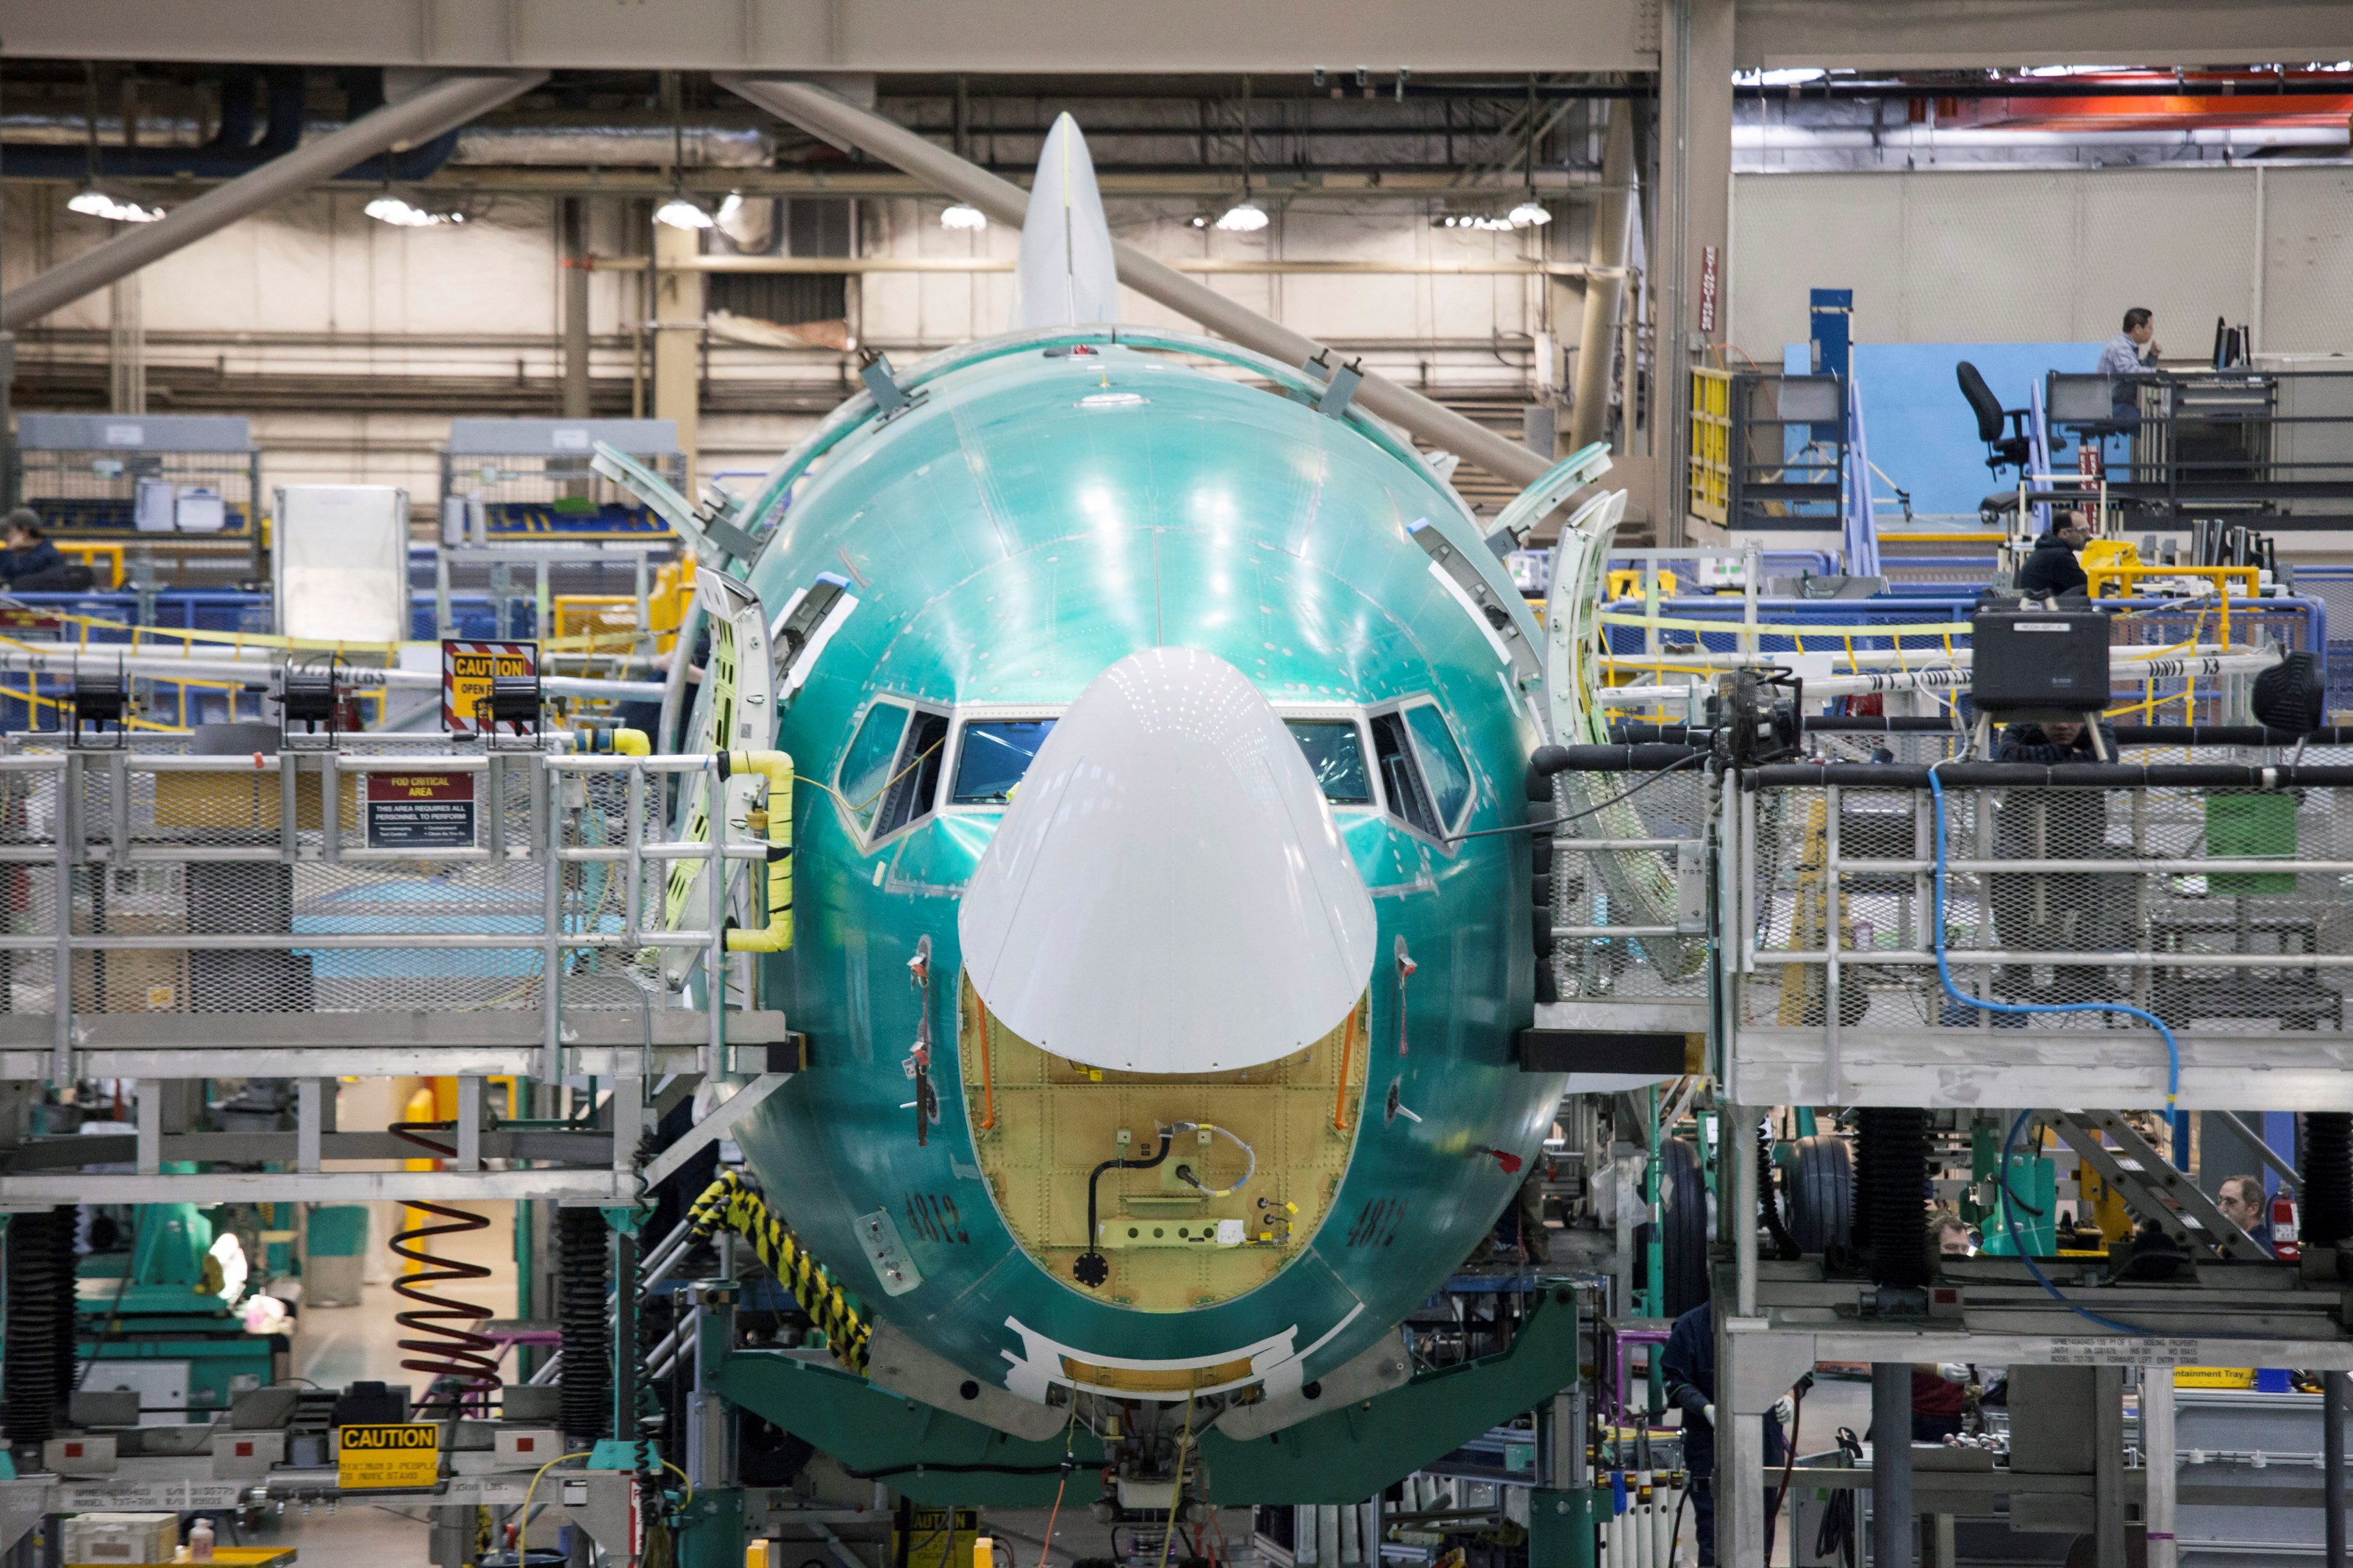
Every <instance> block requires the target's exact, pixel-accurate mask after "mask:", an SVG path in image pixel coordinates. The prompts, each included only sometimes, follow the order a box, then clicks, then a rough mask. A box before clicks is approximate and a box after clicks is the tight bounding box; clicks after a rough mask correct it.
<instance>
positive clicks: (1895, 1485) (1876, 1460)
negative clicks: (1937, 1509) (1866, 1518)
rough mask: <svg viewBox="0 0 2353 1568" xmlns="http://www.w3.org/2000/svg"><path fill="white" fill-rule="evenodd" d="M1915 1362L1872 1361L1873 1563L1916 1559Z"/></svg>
mask: <svg viewBox="0 0 2353 1568" xmlns="http://www.w3.org/2000/svg"><path fill="white" fill-rule="evenodd" d="M1916 1530H1917V1527H1916V1526H1915V1525H1914V1523H1913V1522H1912V1363H1910V1362H1908V1361H1875V1362H1873V1363H1871V1560H1872V1562H1873V1563H1895V1564H1897V1565H1898V1568H1902V1565H1903V1564H1905V1563H1910V1562H1911V1561H1912V1538H1913V1536H1914V1534H1915V1532H1916Z"/></svg>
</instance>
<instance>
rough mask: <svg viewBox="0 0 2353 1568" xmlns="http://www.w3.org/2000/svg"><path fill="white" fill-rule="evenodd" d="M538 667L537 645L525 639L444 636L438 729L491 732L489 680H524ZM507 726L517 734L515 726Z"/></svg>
mask: <svg viewBox="0 0 2353 1568" xmlns="http://www.w3.org/2000/svg"><path fill="white" fill-rule="evenodd" d="M538 668H539V645H538V644H537V643H527V642H462V641H459V640H458V639H457V638H454V637H450V638H445V639H443V641H442V644H441V728H443V729H444V730H447V731H448V732H449V733H451V734H453V735H484V734H488V733H489V732H490V731H491V714H490V704H491V679H493V678H501V679H528V678H529V677H531V676H533V675H534V674H536V673H537V672H538ZM508 729H509V730H510V731H512V732H513V733H515V734H521V733H522V728H521V727H520V726H519V725H513V724H510V725H509V726H508Z"/></svg>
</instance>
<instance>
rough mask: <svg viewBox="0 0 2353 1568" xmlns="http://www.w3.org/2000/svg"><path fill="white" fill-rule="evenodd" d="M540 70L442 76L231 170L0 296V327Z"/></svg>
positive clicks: (440, 128) (476, 107) (437, 126)
mask: <svg viewBox="0 0 2353 1568" xmlns="http://www.w3.org/2000/svg"><path fill="white" fill-rule="evenodd" d="M546 79H547V73H546V72H545V71H520V72H504V73H501V74H500V75H497V76H456V77H445V78H443V79H441V80H439V81H437V82H435V83H433V84H432V85H431V86H429V87H426V88H422V89H418V90H417V91H416V92H413V93H411V94H409V95H408V96H407V97H406V98H404V99H402V100H400V101H398V102H397V103H388V104H386V105H385V106H384V107H383V108H382V109H378V110H372V111H370V112H369V113H366V114H363V115H361V116H360V117H359V118H358V119H357V120H354V121H352V122H351V123H350V124H348V125H345V126H342V127H340V128H339V129H337V130H334V131H331V132H327V134H325V135H324V136H321V137H319V138H317V139H316V140H314V141H310V142H304V143H302V144H301V146H300V147H297V148H296V149H294V151H292V152H291V153H286V154H285V155H283V156H282V157H277V158H272V159H271V160H270V161H269V163H264V164H262V165H261V167H259V168H258V169H256V170H254V171H253V172H252V173H251V174H239V175H238V176H237V178H236V179H234V180H231V181H229V182H228V183H227V184H220V185H215V186H214V187H213V188H212V189H211V190H209V191H206V193H205V194H204V195H200V196H198V197H196V198H195V200H194V201H191V202H189V203H187V204H186V205H183V206H178V207H174V209H173V210H172V212H171V213H170V214H169V215H168V216H164V217H163V218H161V219H159V220H158V221H156V222H154V223H142V224H130V225H127V226H124V228H123V231H122V232H121V234H118V235H116V236H115V237H113V238H111V239H110V240H107V241H105V242H104V243H103V244H100V245H99V246H98V247H95V248H93V249H90V250H86V251H84V252H82V253H81V254H80V255H79V256H77V257H75V258H73V259H72V260H70V261H66V262H60V263H59V264H58V265H57V266H55V267H52V268H49V269H48V270H47V272H44V273H42V274H41V275H40V276H39V277H37V278H36V279H33V280H32V281H30V282H29V283H26V284H24V285H22V286H21V287H19V288H16V289H11V290H9V291H8V293H7V294H6V295H5V296H0V327H6V328H11V329H13V328H16V327H21V326H23V325H25V324H26V323H27V322H29V321H39V320H40V319H41V318H42V317H43V316H46V315H47V314H48V313H49V312H50V311H52V310H57V309H58V308H59V307H60V306H64V305H70V304H72V303H73V302H74V301H75V300H79V299H80V298H81V297H82V296H83V295H85V294H89V293H92V292H95V291H96V290H98V289H103V288H105V287H106V286H107V285H108V284H110V283H111V282H113V281H114V280H115V279H118V278H127V277H129V276H130V275H131V274H132V273H133V272H136V271H138V270H139V269H140V268H142V267H144V266H146V265H147V264H148V263H149V262H152V261H159V260H161V259H162V258H164V257H166V256H169V255H171V254H172V253H173V252H174V251H175V250H177V249H179V248H180V247H182V246H184V245H187V244H190V243H192V242H194V241H195V240H199V239H202V238H203V237H205V236H206V235H208V234H211V233H213V232H214V231H215V230H216V229H222V228H226V227H227V226H229V225H230V224H233V223H235V222H237V219H239V218H241V217H245V216H248V215H250V214H253V213H257V212H259V211H260V210H261V209H262V208H263V207H266V206H269V205H270V204H271V203H273V202H277V201H280V200H282V199H283V198H285V197H287V196H290V195H295V194H296V193H298V192H301V191H306V190H309V189H310V188H311V186H312V185H315V184H318V183H319V182H320V181H322V180H332V179H333V178H334V177H335V176H336V175H338V174H342V173H343V171H344V170H346V169H348V168H350V167H352V165H353V164H354V163H364V162H366V161H367V160H368V159H370V158H373V157H375V155H376V154H377V153H384V152H386V151H388V150H390V149H392V148H394V147H397V146H408V145H414V144H415V143H417V142H429V141H431V140H432V139H433V138H434V137H436V136H438V135H440V134H441V133H442V132H445V131H453V130H455V129H456V128H457V127H459V126H460V125H463V124H465V123H466V122H467V121H470V120H474V119H477V118H479V117H480V116H481V115H484V114H487V113H489V112H490V111H491V110H493V109H496V108H498V107H499V106H500V105H501V104H502V103H506V102H508V101H509V100H512V99H515V98H518V97H521V96H522V94H523V93H526V92H529V91H530V90H531V89H533V88H534V87H537V86H538V85H539V84H540V83H541V82H543V81H544V80H546Z"/></svg>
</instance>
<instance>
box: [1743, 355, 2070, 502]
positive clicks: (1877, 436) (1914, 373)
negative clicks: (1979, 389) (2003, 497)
mask: <svg viewBox="0 0 2353 1568" xmlns="http://www.w3.org/2000/svg"><path fill="white" fill-rule="evenodd" d="M1782 353H1783V360H1782V365H1783V368H1784V369H1786V370H1789V371H1803V370H1804V369H1805V368H1806V365H1807V350H1806V345H1805V344H1803V343H1791V344H1788V345H1787V346H1786V347H1785V348H1784V349H1783V351H1782ZM2099 359H2100V345H2099V344H2098V343H1869V342H1864V343H1857V344H1855V345H1854V363H1855V373H1856V374H1858V375H1859V376H1861V377H1862V419H1863V428H1864V432H1865V434H1866V435H1867V436H1868V437H1869V439H1870V442H1871V460H1872V461H1873V463H1875V464H1876V465H1878V467H1879V469H1880V471H1881V472H1883V473H1884V474H1885V475H1886V476H1887V477H1888V478H1889V479H1893V480H1894V481H1895V482H1896V483H1897V484H1898V485H1900V486H1902V487H1903V488H1904V489H1907V490H1910V491H1911V492H1912V510H1914V511H1915V512H1965V513H1974V512H1976V510H1978V500H1979V499H1980V498H1982V497H1983V496H1984V495H1985V494H1986V493H1987V492H1988V491H1989V490H1991V489H1994V488H1995V487H1994V483H1993V476H1992V475H1991V474H1990V473H1989V472H1988V471H1987V469H1986V466H1985V447H1984V446H1983V445H1982V444H1981V443H1980V442H1979V441H1978V429H1977V421H1976V419H1975V418H1974V417H1973V416H1971V415H1970V413H1969V405H1968V403H1967V402H1966V401H1964V400H1963V398H1962V396H1961V388H1960V383H1959V382H1958V381H1957V380H1956V379H1955V378H1954V373H1953V367H1954V366H1955V365H1956V364H1957V363H1960V362H1961V361H1963V360H1968V361H1969V362H1970V363H1974V364H1975V365H1976V366H1977V367H1978V371H1979V372H1980V373H1982V374H1984V376H1985V378H1986V384H1987V385H1989V386H1990V387H1992V388H1993V391H1994V395H1995V396H1997V397H1999V398H2000V399H2001V405H2002V406H2003V407H2004V408H2023V407H2025V406H2026V397H2027V392H2028V389H2029V388H2030V387H2031V386H2033V385H2034V384H2037V383H2039V382H2040V381H2042V377H2043V375H2044V374H2045V373H2046V372H2049V371H2053V370H2063V371H2081V372H2088V371H2091V370H2092V369H2094V368H2095V367H2096V366H2097V364H2098V363H2099ZM2073 450H2074V447H2073V443H2072V442H2068V443H2063V445H2062V446H2061V447H2060V450H2059V451H2058V452H2057V453H2054V459H2055V460H2056V461H2057V462H2058V463H2059V465H2060V467H2061V468H2072V467H2073V458H2072V454H2073ZM2002 477H2003V479H2004V481H2005V484H2008V483H2011V482H2015V480H2014V476H2013V473H2012V470H2010V469H2004V470H2003V471H2002ZM1873 488H1874V489H1878V487H1876V486H1874V487H1873Z"/></svg>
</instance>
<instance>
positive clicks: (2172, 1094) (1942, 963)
mask: <svg viewBox="0 0 2353 1568" xmlns="http://www.w3.org/2000/svg"><path fill="white" fill-rule="evenodd" d="M1941 766H1943V763H1931V764H1930V765H1929V768H1928V798H1929V802H1930V805H1932V807H1933V809H1934V815H1935V818H1936V841H1935V847H1936V907H1935V909H1934V910H1933V911H1932V913H1933V916H1934V921H1935V923H1934V925H1933V927H1932V928H1931V932H1930V941H1931V942H1932V943H1933V944H1934V951H1935V952H1936V980H1937V983H1938V984H1941V985H1942V986H1943V987H1944V988H1945V994H1946V995H1947V996H1950V997H1951V998H1952V999H1953V1000H1954V1001H1956V1002H1958V1003H1960V1004H1961V1005H1963V1006H1967V1007H1975V1008H1977V1009H1978V1010H1979V1011H1981V1012H1987V1013H2009V1014H2021V1013H2122V1014H2124V1015H2126V1016H2127V1017H2133V1018H2138V1019H2140V1020H2141V1021H2142V1022H2144V1023H2146V1024H2147V1025H2148V1026H2149V1027H2150V1028H2152V1029H2155V1030H2156V1031H2157V1035H2158V1038H2159V1039H2161V1040H2163V1041H2164V1042H2165V1058H2166V1078H2165V1108H2166V1110H2167V1111H2168V1112H2170V1111H2171V1110H2172V1109H2173V1104H2174V1100H2175V1099H2176V1098H2177V1097H2178V1096H2179V1094H2180V1092H2181V1047H2180V1045H2179V1043H2178V1042H2177V1041H2176V1040H2175V1039H2174V1037H2173V1031H2172V1030H2171V1029H2169V1028H2168V1027H2167V1026H2166V1023H2165V1020H2164V1019H2162V1018H2160V1017H2158V1016H2157V1015H2156V1014H2154V1013H2151V1012H2148V1011H2147V1010H2145V1009H2143V1008H2139V1007H2136V1006H2133V1005H2131V1004H2130V1003H2126V1002H1995V1001H1991V1000H1989V999H1987V998H1985V997H1981V996H1972V995H1970V994H1968V992H1966V991H1963V990H1962V989H1961V988H1960V987H1959V986H1957V985H1956V984H1953V971H1952V966H1951V965H1950V964H1949V963H1947V961H1946V958H1945V785H1944V781H1943V780H1941V779H1939V778H1938V777H1937V776H1936V769H1937V768H1938V767H1941ZM2033 1114H2034V1113H2033V1111H2031V1110H2021V1111H2020V1112H2019V1113H2018V1118H2017V1120H2016V1121H2012V1122H2011V1123H2010V1131H2009V1132H2008V1133H2007V1134H2006V1135H2005V1136H2004V1137H2003V1138H2002V1141H2001V1218H2002V1225H2003V1227H2004V1228H2005V1229H2006V1230H2008V1231H2009V1233H2010V1250H2011V1251H2013V1252H2014V1253H2016V1254H2017V1256H2018V1260H2019V1261H2020V1262H2021V1263H2023V1264H2025V1265H2026V1271H2027V1272H2028V1273H2029V1274H2031V1275H2032V1276H2033V1277H2034V1282H2035V1283H2036V1284H2038V1285H2040V1286H2042V1289H2044V1290H2045V1291H2047V1292H2049V1294H2050V1296H2051V1299H2052V1300H2054V1301H2057V1302H2058V1303H2059V1304H2060V1305H2061V1306H2063V1307H2065V1308H2066V1309H2067V1310H2069V1311H2071V1312H2073V1313H2074V1314H2075V1315H2076V1316H2078V1317H2080V1318H2084V1319H2087V1320H2089V1321H2092V1322H2094V1323H2097V1324H2098V1325H2099V1326H2100V1327H2102V1328H2104V1329H2109V1330H2113V1331H2116V1332H2118V1333H2126V1334H2146V1333H2147V1332H2148V1330H2147V1329H2138V1328H2135V1327H2134V1326H2133V1325H2131V1324H2130V1323H2121V1322H2118V1321H2116V1320H2115V1319H2113V1318H2104V1317H2102V1316H2100V1314H2099V1313H2097V1312H2094V1311H2092V1310H2090V1309H2088V1308H2084V1307H2079V1306H2077V1305H2076V1304H2075V1303H2074V1302H2073V1301H2071V1300H2068V1299H2067V1297H2066V1295H2065V1293H2064V1292H2063V1291H2062V1290H2061V1289H2059V1287H2058V1286H2056V1285H2053V1284H2052V1282H2051V1279H2050V1276H2048V1275H2046V1274H2044V1273H2043V1272H2042V1268H2041V1267H2040V1266H2038V1265H2037V1264H2036V1263H2035V1261H2034V1258H2033V1255H2032V1254H2031V1253H2030V1252H2029V1251H2028V1250H2027V1248H2026V1244H2025V1243H2024V1242H2023V1241H2022V1240H2021V1238H2020V1237H2019V1234H2018V1205H2017V1202H2016V1194H2013V1193H2012V1192H2011V1190H2010V1150H2011V1149H2012V1148H2013V1147H2014V1146H2015V1144H2016V1142H2017V1140H2018V1134H2019V1133H2020V1131H2022V1130H2023V1129H2024V1128H2025V1126H2026V1121H2027V1118H2028V1117H2030V1116H2031V1115H2033Z"/></svg>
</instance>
